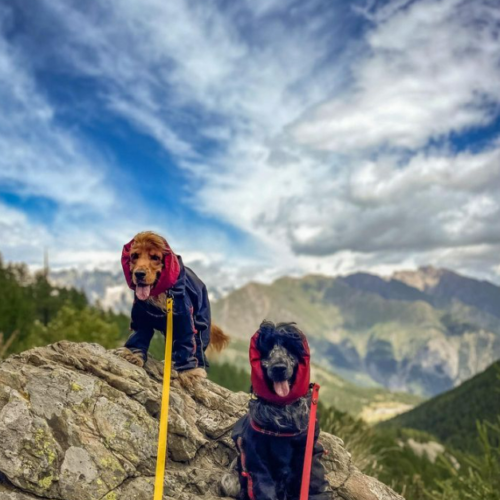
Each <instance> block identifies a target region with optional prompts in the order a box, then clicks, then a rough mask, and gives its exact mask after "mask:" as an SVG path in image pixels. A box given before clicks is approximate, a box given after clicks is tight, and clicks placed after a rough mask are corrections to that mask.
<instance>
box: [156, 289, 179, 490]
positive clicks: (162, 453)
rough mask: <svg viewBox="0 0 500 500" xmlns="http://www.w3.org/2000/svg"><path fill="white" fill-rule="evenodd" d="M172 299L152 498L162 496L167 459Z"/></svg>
mask: <svg viewBox="0 0 500 500" xmlns="http://www.w3.org/2000/svg"><path fill="white" fill-rule="evenodd" d="M173 308H174V299H173V298H172V297H167V330H166V332H165V364H164V366H163V390H162V394H161V414H160V433H159V436H158V458H157V460H156V477H155V494H154V500H162V498H163V482H164V479H165V463H166V461H167V431H168V404H169V400H170V372H171V369H172V344H173V340H174V328H173V326H174V322H173Z"/></svg>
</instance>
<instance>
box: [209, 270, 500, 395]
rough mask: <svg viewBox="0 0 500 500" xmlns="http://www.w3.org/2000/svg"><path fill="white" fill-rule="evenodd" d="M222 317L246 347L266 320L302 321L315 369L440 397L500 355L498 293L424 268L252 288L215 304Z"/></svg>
mask: <svg viewBox="0 0 500 500" xmlns="http://www.w3.org/2000/svg"><path fill="white" fill-rule="evenodd" d="M213 316H214V318H215V320H216V321H217V322H218V323H219V324H220V326H222V327H223V328H224V329H225V330H227V331H228V333H229V334H230V335H231V336H233V337H236V338H238V339H242V340H243V339H245V340H248V339H249V338H250V336H251V335H252V334H253V333H254V332H255V331H256V330H257V328H258V326H259V323H260V321H262V319H264V318H266V319H269V320H273V321H296V322H297V323H298V325H299V326H300V327H301V328H302V329H303V330H304V331H305V332H306V333H307V335H308V338H309V342H310V344H311V347H312V350H313V357H314V359H315V362H316V363H318V364H320V365H321V366H323V367H325V368H326V369H328V370H329V371H332V372H334V373H338V374H340V375H341V376H343V377H344V378H346V379H348V380H349V381H351V382H355V383H357V384H362V385H367V386H370V385H381V386H384V387H386V388H388V389H390V390H394V391H404V392H410V393H413V394H419V395H422V396H433V395H436V394H439V393H441V392H444V391H446V390H449V389H451V388H453V387H455V386H456V385H458V384H460V383H461V382H463V381H464V380H466V379H468V378H470V377H472V376H473V375H475V374H476V373H478V372H480V371H482V370H484V369H485V368H486V367H487V366H488V365H490V364H491V363H492V362H494V361H495V360H497V359H499V358H500V288H499V287H497V286H495V285H493V284H492V283H489V282H486V281H479V280H475V279H472V278H468V277H465V276H461V275H459V274H457V273H454V272H452V271H449V270H445V269H435V268H433V267H423V268H420V269H418V270H417V271H407V272H399V273H396V274H394V275H393V276H391V277H388V278H382V277H380V276H376V275H372V274H367V273H356V274H352V275H349V276H344V277H326V276H316V275H310V276H306V277H303V278H281V279H279V280H277V281H275V282H274V283H272V284H271V285H263V284H258V283H250V284H248V285H246V286H244V287H243V288H241V289H238V290H235V291H233V292H231V293H230V294H229V295H228V296H226V297H224V298H222V299H221V300H219V301H217V302H216V303H215V304H214V307H213Z"/></svg>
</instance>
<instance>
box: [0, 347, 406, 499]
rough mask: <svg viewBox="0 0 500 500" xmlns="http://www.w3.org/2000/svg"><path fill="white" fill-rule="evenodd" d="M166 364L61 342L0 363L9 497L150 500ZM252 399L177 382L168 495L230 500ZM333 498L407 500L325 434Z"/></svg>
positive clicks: (1, 469) (2, 478)
mask: <svg viewBox="0 0 500 500" xmlns="http://www.w3.org/2000/svg"><path fill="white" fill-rule="evenodd" d="M162 377H163V366H162V364H161V363H160V362H158V361H155V360H154V359H150V360H149V361H148V363H147V364H146V367H145V369H142V368H139V367H136V366H134V365H132V364H130V363H128V362H127V361H125V360H123V359H122V358H120V357H118V356H116V355H115V354H114V353H113V351H109V350H106V349H104V348H103V347H101V346H99V345H97V344H87V343H72V342H66V341H62V342H58V343H56V344H52V345H50V346H46V347H39V348H35V349H31V350H29V351H26V352H23V353H22V354H18V355H14V356H11V357H10V358H8V359H7V360H5V361H3V362H2V363H1V364H0V500H35V499H40V498H42V499H49V498H50V499H60V500H129V499H130V500H150V499H151V498H152V497H153V485H154V473H155V464H156V450H157V439H158V421H159V411H160V402H161V381H162ZM247 404H248V395H246V394H244V393H233V392H231V391H229V390H227V389H225V388H223V387H220V386H218V385H216V384H214V383H213V382H210V381H208V380H204V381H202V382H201V383H200V384H199V385H198V386H197V387H196V388H195V389H194V390H192V391H190V392H188V391H186V390H185V389H184V388H182V387H181V385H180V383H179V380H178V379H177V378H175V377H174V378H173V380H172V388H171V399H170V415H169V437H168V463H167V474H166V478H165V497H164V498H165V499H169V500H172V499H176V500H195V499H201V498H203V499H207V500H210V499H218V498H223V497H222V493H221V484H220V483H221V478H222V477H223V475H224V474H227V473H228V471H229V468H230V465H231V463H232V462H233V460H234V458H235V456H236V452H235V449H234V446H233V443H232V440H231V438H230V435H231V429H232V427H233V425H234V423H235V422H236V421H237V420H238V418H239V417H240V416H242V415H243V414H244V413H245V412H246V410H247ZM320 439H321V441H322V443H323V445H324V447H325V448H326V449H327V450H328V454H326V455H325V457H324V464H325V468H326V470H327V472H328V476H327V478H328V480H329V483H330V485H331V487H332V499H344V500H401V498H402V497H400V496H399V495H397V494H395V493H394V492H393V491H392V490H390V489H389V488H388V487H386V486H385V485H383V484H381V483H380V482H378V481H377V480H375V479H373V478H369V477H367V476H365V475H363V474H361V473H360V472H359V471H358V470H357V469H356V467H355V466H354V464H353V463H352V461H351V457H350V454H349V453H348V452H347V451H346V450H345V449H344V447H343V443H342V441H341V440H340V439H339V438H337V437H335V436H332V435H329V434H326V433H322V435H321V437H320Z"/></svg>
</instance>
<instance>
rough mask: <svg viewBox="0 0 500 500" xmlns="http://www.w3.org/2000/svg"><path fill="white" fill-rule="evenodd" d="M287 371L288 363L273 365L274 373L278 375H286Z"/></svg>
mask: <svg viewBox="0 0 500 500" xmlns="http://www.w3.org/2000/svg"><path fill="white" fill-rule="evenodd" d="M285 372H286V365H284V364H279V365H274V366H273V375H276V376H279V375H284V374H285Z"/></svg>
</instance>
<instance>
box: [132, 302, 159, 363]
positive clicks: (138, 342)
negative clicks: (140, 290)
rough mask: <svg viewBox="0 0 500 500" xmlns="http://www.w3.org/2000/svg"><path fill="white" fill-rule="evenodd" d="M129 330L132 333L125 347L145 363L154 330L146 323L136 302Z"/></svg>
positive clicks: (143, 313) (145, 317) (141, 308)
mask: <svg viewBox="0 0 500 500" xmlns="http://www.w3.org/2000/svg"><path fill="white" fill-rule="evenodd" d="M130 329H131V330H132V333H131V334H130V336H129V338H128V339H127V342H125V347H127V348H128V349H130V350H131V351H132V352H133V353H135V354H139V355H141V356H142V358H143V359H144V362H146V361H147V359H148V349H149V344H151V339H152V338H153V335H154V328H153V325H152V324H151V322H150V321H148V318H147V314H146V313H145V311H144V308H143V307H142V306H141V305H140V304H138V303H137V301H135V302H134V305H133V306H132V321H131V323H130Z"/></svg>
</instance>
